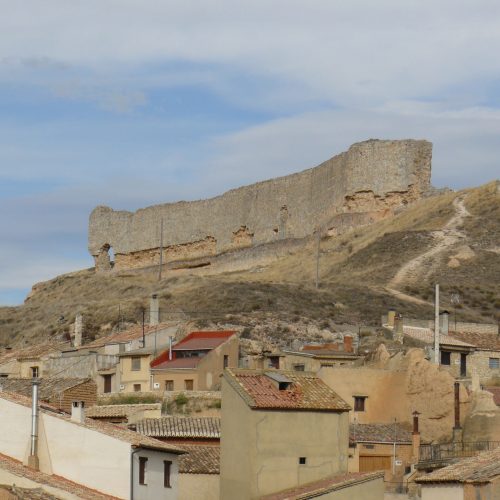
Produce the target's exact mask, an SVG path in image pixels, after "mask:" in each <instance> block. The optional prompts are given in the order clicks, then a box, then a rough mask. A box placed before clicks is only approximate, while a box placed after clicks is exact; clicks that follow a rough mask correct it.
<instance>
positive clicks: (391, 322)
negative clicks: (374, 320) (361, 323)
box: [387, 309, 396, 326]
mask: <svg viewBox="0 0 500 500" xmlns="http://www.w3.org/2000/svg"><path fill="white" fill-rule="evenodd" d="M394 316H396V310H395V309H389V312H388V314H387V324H388V325H389V326H394Z"/></svg>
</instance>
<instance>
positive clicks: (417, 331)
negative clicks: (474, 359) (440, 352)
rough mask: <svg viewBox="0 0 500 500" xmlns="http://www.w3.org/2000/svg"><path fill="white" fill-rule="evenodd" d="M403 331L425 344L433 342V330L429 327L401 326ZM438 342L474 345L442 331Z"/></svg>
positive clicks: (464, 345) (457, 345)
mask: <svg viewBox="0 0 500 500" xmlns="http://www.w3.org/2000/svg"><path fill="white" fill-rule="evenodd" d="M403 333H404V334H405V335H408V337H411V338H413V339H415V340H420V341H421V342H425V343H426V344H433V343H434V330H432V329H430V328H420V327H418V326H403ZM439 343H440V344H441V345H447V346H455V347H470V348H472V347H475V345H474V344H469V343H467V342H463V341H461V340H458V339H456V338H454V337H452V336H451V335H445V334H443V333H441V334H440V336H439Z"/></svg>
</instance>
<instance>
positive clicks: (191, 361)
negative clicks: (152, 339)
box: [151, 357, 203, 370]
mask: <svg viewBox="0 0 500 500" xmlns="http://www.w3.org/2000/svg"><path fill="white" fill-rule="evenodd" d="M202 359H203V357H194V358H178V359H172V360H170V361H164V362H163V363H160V364H157V365H156V366H154V367H152V368H151V369H152V370H170V369H171V368H196V367H197V366H198V363H199V362H200V361H201V360H202Z"/></svg>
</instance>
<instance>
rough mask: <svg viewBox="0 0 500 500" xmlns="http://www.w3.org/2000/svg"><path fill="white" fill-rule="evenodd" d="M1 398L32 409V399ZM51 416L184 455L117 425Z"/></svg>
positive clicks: (138, 444) (7, 395)
mask: <svg viewBox="0 0 500 500" xmlns="http://www.w3.org/2000/svg"><path fill="white" fill-rule="evenodd" d="M0 398H2V399H6V400H8V401H11V402H13V403H17V404H20V405H23V406H26V407H28V408H31V398H27V397H25V396H21V395H20V394H15V393H12V392H6V391H2V392H0ZM40 409H41V411H45V408H44V406H42V405H40ZM51 415H52V416H54V417H57V418H61V419H63V420H66V421H67V422H71V424H73V425H81V426H83V427H86V428H88V429H92V430H94V431H96V432H100V433H101V434H106V435H108V436H111V437H113V438H115V439H118V440H120V441H125V442H126V443H130V444H131V445H132V446H135V447H142V448H150V449H153V450H161V451H168V452H171V453H178V454H180V453H184V451H183V450H182V449H181V448H179V447H177V446H174V445H172V444H169V443H164V442H162V441H159V440H158V439H154V438H150V437H148V436H144V435H142V434H138V433H137V432H134V431H131V430H129V429H125V428H123V427H119V426H117V425H113V424H108V423H107V422H99V421H98V420H93V419H91V418H86V419H85V421H84V422H82V423H80V422H76V421H74V420H71V419H70V418H69V416H67V415H62V414H54V413H51Z"/></svg>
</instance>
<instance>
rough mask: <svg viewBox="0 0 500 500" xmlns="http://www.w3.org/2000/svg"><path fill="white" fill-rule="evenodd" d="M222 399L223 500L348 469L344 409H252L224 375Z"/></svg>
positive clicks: (245, 499)
mask: <svg viewBox="0 0 500 500" xmlns="http://www.w3.org/2000/svg"><path fill="white" fill-rule="evenodd" d="M222 401H223V405H222V412H221V413H222V422H221V425H222V429H221V436H222V439H221V499H222V500H234V499H235V498H238V499H239V500H249V499H254V498H259V497H260V496H262V495H266V494H270V493H273V492H276V491H281V490H284V489H287V488H291V487H294V486H297V485H299V484H305V483H309V482H311V481H315V480H318V479H322V478H324V477H326V476H329V475H332V474H335V473H336V472H343V471H347V458H348V450H347V444H348V415H347V413H346V412H343V413H334V412H314V411H302V412H300V411H263V410H261V411H257V410H251V409H250V408H249V407H248V406H247V405H246V403H245V402H244V401H243V399H242V398H241V397H240V396H239V395H238V394H237V393H236V392H235V391H234V389H232V387H230V386H229V384H228V383H227V382H226V381H225V380H224V379H223V380H222ZM242 429H244V432H242ZM299 457H306V464H305V465H300V464H299Z"/></svg>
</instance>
